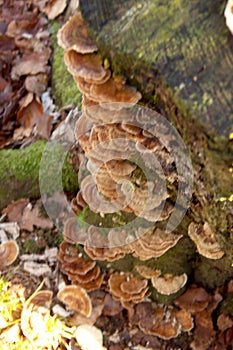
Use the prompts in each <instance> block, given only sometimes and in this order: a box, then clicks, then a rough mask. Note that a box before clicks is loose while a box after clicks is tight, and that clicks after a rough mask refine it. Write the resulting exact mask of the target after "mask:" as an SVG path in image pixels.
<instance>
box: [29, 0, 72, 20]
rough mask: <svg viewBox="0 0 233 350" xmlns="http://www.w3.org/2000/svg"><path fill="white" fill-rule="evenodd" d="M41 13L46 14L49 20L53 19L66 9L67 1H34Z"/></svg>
mask: <svg viewBox="0 0 233 350" xmlns="http://www.w3.org/2000/svg"><path fill="white" fill-rule="evenodd" d="M34 4H35V5H37V6H39V9H40V11H41V12H44V13H46V15H47V16H48V18H49V19H54V18H56V17H57V16H58V15H60V14H61V13H62V12H63V11H64V10H65V8H66V4H67V0H39V1H34Z"/></svg>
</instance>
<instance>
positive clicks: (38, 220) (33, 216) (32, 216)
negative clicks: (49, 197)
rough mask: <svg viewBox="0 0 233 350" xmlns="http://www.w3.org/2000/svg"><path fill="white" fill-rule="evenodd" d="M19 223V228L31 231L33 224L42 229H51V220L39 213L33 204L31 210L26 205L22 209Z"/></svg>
mask: <svg viewBox="0 0 233 350" xmlns="http://www.w3.org/2000/svg"><path fill="white" fill-rule="evenodd" d="M19 225H20V228H21V229H25V230H27V231H30V232H32V231H33V229H34V226H36V227H38V228H42V229H51V228H52V227H53V222H52V221H51V219H49V218H45V217H43V216H42V215H41V213H40V209H39V207H38V206H35V207H34V208H33V209H32V210H31V209H30V208H29V207H28V206H27V207H26V208H25V209H24V211H23V215H22V220H21V223H20V224H19Z"/></svg>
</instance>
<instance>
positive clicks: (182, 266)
mask: <svg viewBox="0 0 233 350" xmlns="http://www.w3.org/2000/svg"><path fill="white" fill-rule="evenodd" d="M195 252H196V247H195V245H194V244H193V242H192V241H191V240H190V239H189V238H188V237H183V238H181V239H180V240H179V242H178V243H177V244H176V245H175V247H173V248H171V249H169V250H168V251H167V252H166V253H165V254H164V255H162V256H161V257H159V258H158V259H157V260H156V261H155V266H156V268H158V269H159V270H161V272H162V274H165V273H171V274H174V275H180V274H182V273H184V272H185V273H186V274H187V275H191V273H192V264H191V261H192V260H193V259H195Z"/></svg>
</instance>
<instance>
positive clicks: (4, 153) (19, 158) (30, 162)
mask: <svg viewBox="0 0 233 350" xmlns="http://www.w3.org/2000/svg"><path fill="white" fill-rule="evenodd" d="M45 146H46V141H37V142H35V143H34V144H32V145H30V146H29V147H27V148H25V149H22V150H19V149H14V150H12V149H11V150H1V151H0V164H1V167H0V208H3V207H4V206H5V205H7V204H8V203H9V202H10V201H11V200H17V199H19V198H23V197H31V198H37V197H39V196H40V187H39V178H40V177H41V178H40V180H42V182H43V181H44V182H43V183H44V190H45V191H46V190H47V192H46V193H52V192H53V191H57V189H58V188H60V187H61V186H63V187H62V189H64V191H66V192H75V191H77V189H78V176H77V174H75V173H74V172H73V168H72V166H71V165H70V164H69V155H67V156H66V158H65V160H64V161H63V158H64V151H63V149H62V147H61V146H60V145H57V146H53V147H52V149H51V148H49V147H48V148H47V147H46V148H45ZM45 149H46V152H47V155H48V158H47V159H45V161H44V164H43V166H41V159H42V155H43V156H44V155H46V152H45ZM48 160H49V161H50V163H49V162H48ZM59 160H61V163H60V164H59V166H62V169H61V170H60V172H61V174H62V175H61V176H60V177H59V178H58V177H57V181H55V180H56V179H55V174H58V171H59V169H58V168H57V164H58V163H59ZM53 165H54V167H53ZM40 170H41V173H40V172H39V171H40ZM60 183H61V185H60ZM59 186H60V187H59ZM45 191H44V193H45Z"/></svg>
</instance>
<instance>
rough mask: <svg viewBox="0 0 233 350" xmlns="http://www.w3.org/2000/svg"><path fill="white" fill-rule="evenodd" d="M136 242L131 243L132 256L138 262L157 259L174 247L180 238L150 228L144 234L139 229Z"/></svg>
mask: <svg viewBox="0 0 233 350" xmlns="http://www.w3.org/2000/svg"><path fill="white" fill-rule="evenodd" d="M136 236H137V238H138V239H137V241H135V242H133V243H132V247H133V249H134V255H135V256H136V257H138V258H140V260H149V259H151V258H158V257H160V256H161V255H163V254H164V253H165V252H166V251H167V250H169V249H170V248H172V247H174V246H175V245H176V243H177V242H178V241H179V240H180V239H181V238H182V235H180V234H177V233H174V232H173V233H167V232H165V231H163V230H161V229H160V228H154V227H152V228H150V229H149V230H148V231H147V232H146V233H145V234H142V233H141V229H140V228H139V229H138V230H137V232H136Z"/></svg>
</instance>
